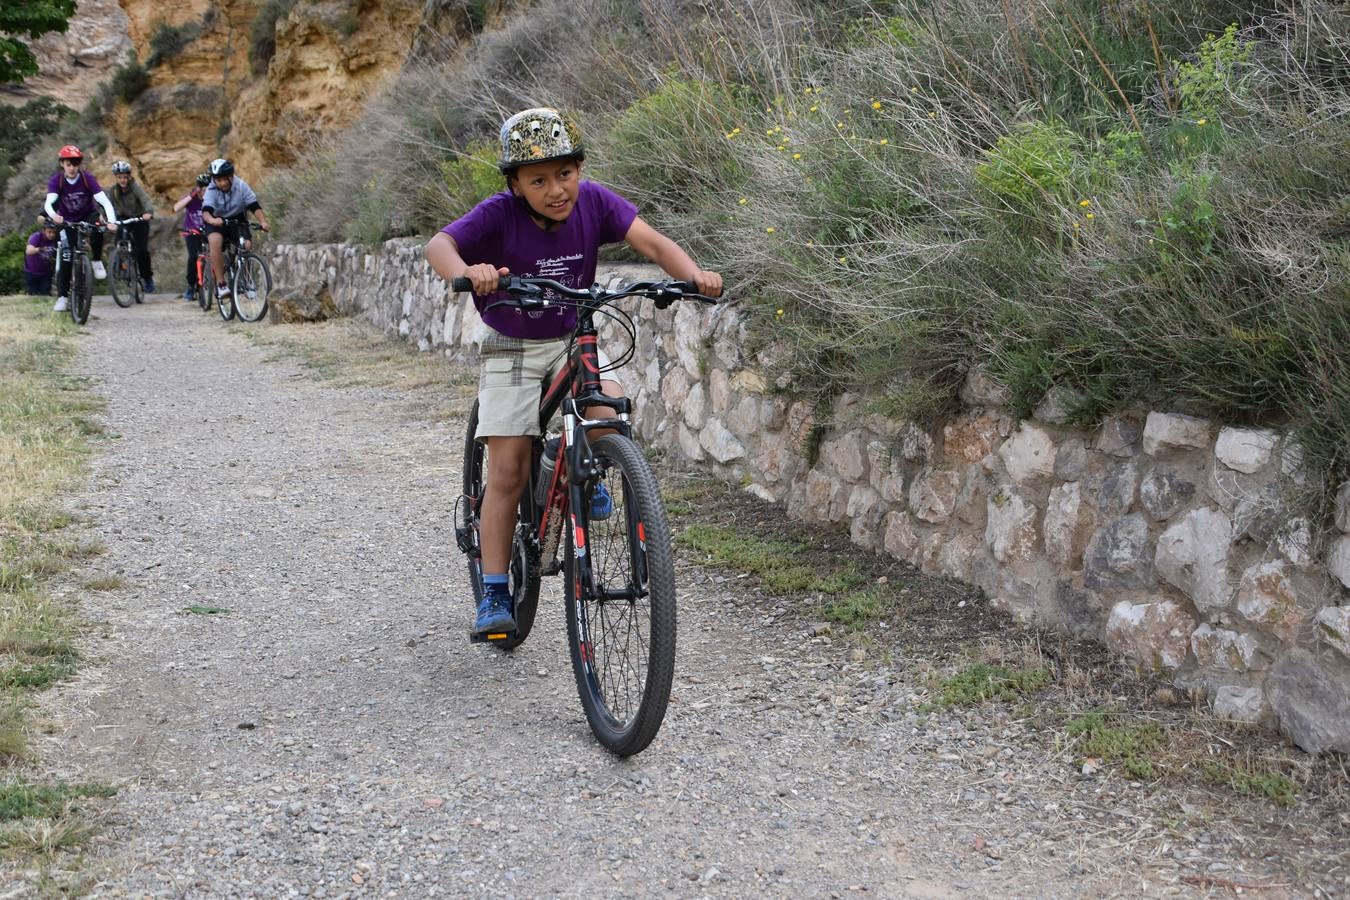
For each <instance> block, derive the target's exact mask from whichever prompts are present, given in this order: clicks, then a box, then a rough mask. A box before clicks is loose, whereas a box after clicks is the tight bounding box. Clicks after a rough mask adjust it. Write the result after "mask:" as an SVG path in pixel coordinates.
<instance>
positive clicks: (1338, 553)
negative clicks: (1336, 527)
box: [1327, 535, 1350, 588]
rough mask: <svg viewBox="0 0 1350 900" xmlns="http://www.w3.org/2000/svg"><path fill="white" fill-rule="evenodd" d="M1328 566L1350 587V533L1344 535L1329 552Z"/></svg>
mask: <svg viewBox="0 0 1350 900" xmlns="http://www.w3.org/2000/svg"><path fill="white" fill-rule="evenodd" d="M1327 568H1328V569H1330V570H1331V574H1332V575H1335V576H1336V578H1337V579H1338V580H1339V581H1340V582H1341V584H1343V585H1345V586H1346V587H1348V588H1350V535H1342V536H1341V537H1339V538H1337V539H1336V540H1335V542H1334V543H1333V544H1332V545H1331V550H1330V552H1328V553H1327Z"/></svg>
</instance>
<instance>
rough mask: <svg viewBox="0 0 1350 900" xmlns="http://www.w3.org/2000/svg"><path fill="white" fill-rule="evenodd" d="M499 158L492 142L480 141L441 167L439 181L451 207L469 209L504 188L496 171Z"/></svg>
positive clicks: (443, 163)
mask: <svg viewBox="0 0 1350 900" xmlns="http://www.w3.org/2000/svg"><path fill="white" fill-rule="evenodd" d="M500 155H501V151H500V150H499V149H498V147H497V144H496V142H495V141H488V140H479V141H474V142H473V143H471V144H469V146H468V147H466V148H464V152H463V153H462V154H460V155H458V156H455V157H454V158H452V159H447V160H445V161H444V162H442V163H441V181H442V183H443V184H444V186H445V191H446V193H447V195H448V197H449V201H450V204H451V205H452V206H455V207H459V208H461V209H469V208H470V207H472V206H473V205H475V204H476V203H478V202H479V201H480V200H482V199H483V198H485V197H490V196H492V195H493V194H495V193H497V192H498V191H500V190H502V189H503V188H504V187H505V185H506V179H504V178H503V177H502V173H501V171H500V170H499V169H498V168H497V160H498V157H499V156H500Z"/></svg>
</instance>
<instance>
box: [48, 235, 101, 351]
mask: <svg viewBox="0 0 1350 900" xmlns="http://www.w3.org/2000/svg"><path fill="white" fill-rule="evenodd" d="M99 227H101V226H99V225H91V224H89V223H88V222H72V221H69V220H67V221H66V223H65V224H64V225H62V226H61V250H60V252H59V253H57V254H56V283H57V284H60V283H61V281H60V279H61V269H62V268H63V267H65V266H69V267H70V317H71V318H72V319H74V320H75V324H76V325H83V324H84V323H85V322H88V321H89V305H90V304H91V303H92V302H93V300H94V265H93V263H92V262H91V261H90V258H89V257H90V252H89V235H91V234H93V233H94V231H95V230H96V229H98V228H99ZM71 231H74V232H75V234H76V238H75V246H74V247H72V246H71V245H70V240H69V237H68V235H69V234H70V232H71Z"/></svg>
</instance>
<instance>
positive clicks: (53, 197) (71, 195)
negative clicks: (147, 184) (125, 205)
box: [43, 144, 117, 312]
mask: <svg viewBox="0 0 1350 900" xmlns="http://www.w3.org/2000/svg"><path fill="white" fill-rule="evenodd" d="M56 158H57V159H58V160H60V162H61V171H60V172H57V173H56V174H55V175H53V176H52V177H51V179H50V180H49V181H48V182H47V202H46V203H45V204H44V206H43V208H44V209H45V210H46V213H47V216H48V218H50V219H51V220H52V221H53V222H55V223H56V224H57V225H58V226H61V231H62V235H61V239H62V240H64V241H65V242H66V243H67V245H68V246H69V247H71V248H74V247H75V246H76V245H77V244H78V242H79V236H78V235H77V234H76V233H75V230H74V229H73V228H69V227H66V226H67V223H68V222H93V221H95V220H96V219H98V216H99V207H102V213H103V219H104V221H105V222H106V223H107V225H106V227H107V229H108V230H109V231H114V232H115V231H117V226H116V225H114V224H113V221H114V220H115V219H116V218H117V213H116V212H114V211H113V207H112V203H111V202H110V201H109V200H108V195H107V194H105V193H103V188H102V186H101V185H99V183H98V180H97V179H96V178H94V176H93V175H90V174H89V173H88V172H86V171H84V169H83V168H82V167H83V166H84V153H83V152H81V150H80V148H79V147H76V146H75V145H74V144H66V145H65V146H64V147H62V148H61V150H60V152H58V153H57V154H56ZM89 257H90V259H91V260H92V261H93V263H94V266H93V268H94V277H95V278H107V277H108V272H107V270H106V269H104V268H103V263H102V262H101V259H102V257H103V233H102V232H101V231H95V232H94V233H93V234H91V235H90V237H89ZM56 293H57V294H58V297H57V300H56V305H55V306H54V307H52V310H53V311H54V312H65V311H66V310H68V309H70V266H60V267H59V268H58V269H57V272H56Z"/></svg>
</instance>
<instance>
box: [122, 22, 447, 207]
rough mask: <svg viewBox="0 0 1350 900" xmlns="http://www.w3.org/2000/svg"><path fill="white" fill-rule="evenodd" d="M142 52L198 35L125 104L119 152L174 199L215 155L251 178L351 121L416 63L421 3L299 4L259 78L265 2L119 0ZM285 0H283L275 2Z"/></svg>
mask: <svg viewBox="0 0 1350 900" xmlns="http://www.w3.org/2000/svg"><path fill="white" fill-rule="evenodd" d="M121 5H122V8H123V9H124V10H125V12H126V18H127V21H128V33H129V36H130V40H131V42H132V43H133V44H134V46H135V47H136V49H137V52H138V54H139V55H140V58H141V59H143V60H145V59H148V58H150V56H151V54H152V53H153V52H154V50H155V44H156V40H155V36H156V34H157V32H158V33H161V37H162V33H163V29H165V28H179V29H184V28H186V29H189V31H188V33H189V34H193V33H194V32H195V36H194V37H192V38H191V39H190V40H187V41H185V42H184V44H183V47H182V49H181V50H179V51H178V52H177V53H174V54H173V55H170V56H167V58H164V59H163V60H161V61H160V62H159V63H158V64H157V65H156V66H155V67H154V68H152V69H151V71H150V88H149V89H148V90H146V91H145V92H144V93H143V94H142V95H141V96H140V97H138V98H137V99H136V100H135V101H133V102H132V103H131V104H130V105H119V107H118V109H117V110H116V112H115V113H114V115H113V117H112V120H111V122H110V130H111V131H112V134H113V137H114V148H113V149H114V152H116V153H120V154H121V155H123V156H125V157H127V158H128V159H130V160H131V161H132V163H133V164H135V165H137V166H138V168H139V172H140V176H141V180H142V181H143V182H144V183H145V184H146V186H147V187H148V188H149V189H150V190H152V191H153V192H155V193H156V194H157V195H159V196H160V197H161V198H165V199H167V198H169V197H171V196H176V195H177V194H178V193H180V192H181V191H182V190H184V189H185V187H186V186H187V185H189V184H190V183H191V180H192V177H193V176H194V175H195V174H196V173H198V172H201V171H202V170H203V169H204V168H205V166H206V163H207V162H208V161H209V160H211V159H212V158H214V157H216V156H228V157H230V158H231V159H233V160H234V161H235V163H236V165H237V167H238V169H239V171H240V173H241V174H242V175H243V176H244V177H245V178H246V179H248V180H249V181H250V182H251V183H253V184H255V185H256V184H259V183H261V182H264V181H266V177H267V172H268V170H269V169H271V168H273V167H276V166H281V165H288V164H290V163H292V162H294V161H295V160H296V159H298V158H300V157H301V156H303V154H304V152H305V149H306V142H307V140H308V139H309V138H311V137H313V136H314V135H316V134H319V133H322V132H324V131H328V130H330V129H333V128H338V127H341V126H343V125H347V124H349V123H350V122H351V121H353V120H354V119H355V118H356V116H357V115H358V114H359V113H360V111H361V107H362V104H363V102H364V101H365V99H366V98H367V97H368V96H369V95H370V94H371V92H372V91H374V90H376V89H377V88H379V87H380V86H381V85H383V84H384V82H385V81H386V79H388V78H389V77H390V76H391V75H393V74H394V73H396V72H397V71H398V70H399V69H400V67H401V66H402V65H403V63H404V61H405V60H406V59H407V57H408V54H409V52H410V50H411V47H412V43H413V36H414V34H415V33H416V31H417V29H418V27H419V25H420V24H421V21H422V4H421V2H419V0H385V2H379V3H374V2H363V0H299V2H296V3H295V4H294V6H293V7H292V8H291V9H290V10H289V11H288V12H285V13H284V14H283V15H281V16H278V17H277V20H276V28H275V34H276V51H275V53H274V55H273V56H272V58H271V60H270V61H269V62H268V63H267V65H266V67H265V70H263V71H260V72H258V73H257V74H255V72H254V68H255V67H254V66H252V65H251V63H250V59H249V49H250V44H251V43H252V34H253V31H254V24H255V20H257V19H258V17H259V15H260V13H262V12H263V11H264V6H265V5H266V0H215V2H209V0H183V2H181V3H179V4H176V5H174V6H172V7H166V6H165V5H164V4H161V3H159V2H157V0H121ZM275 5H276V0H273V6H274V8H275Z"/></svg>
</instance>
